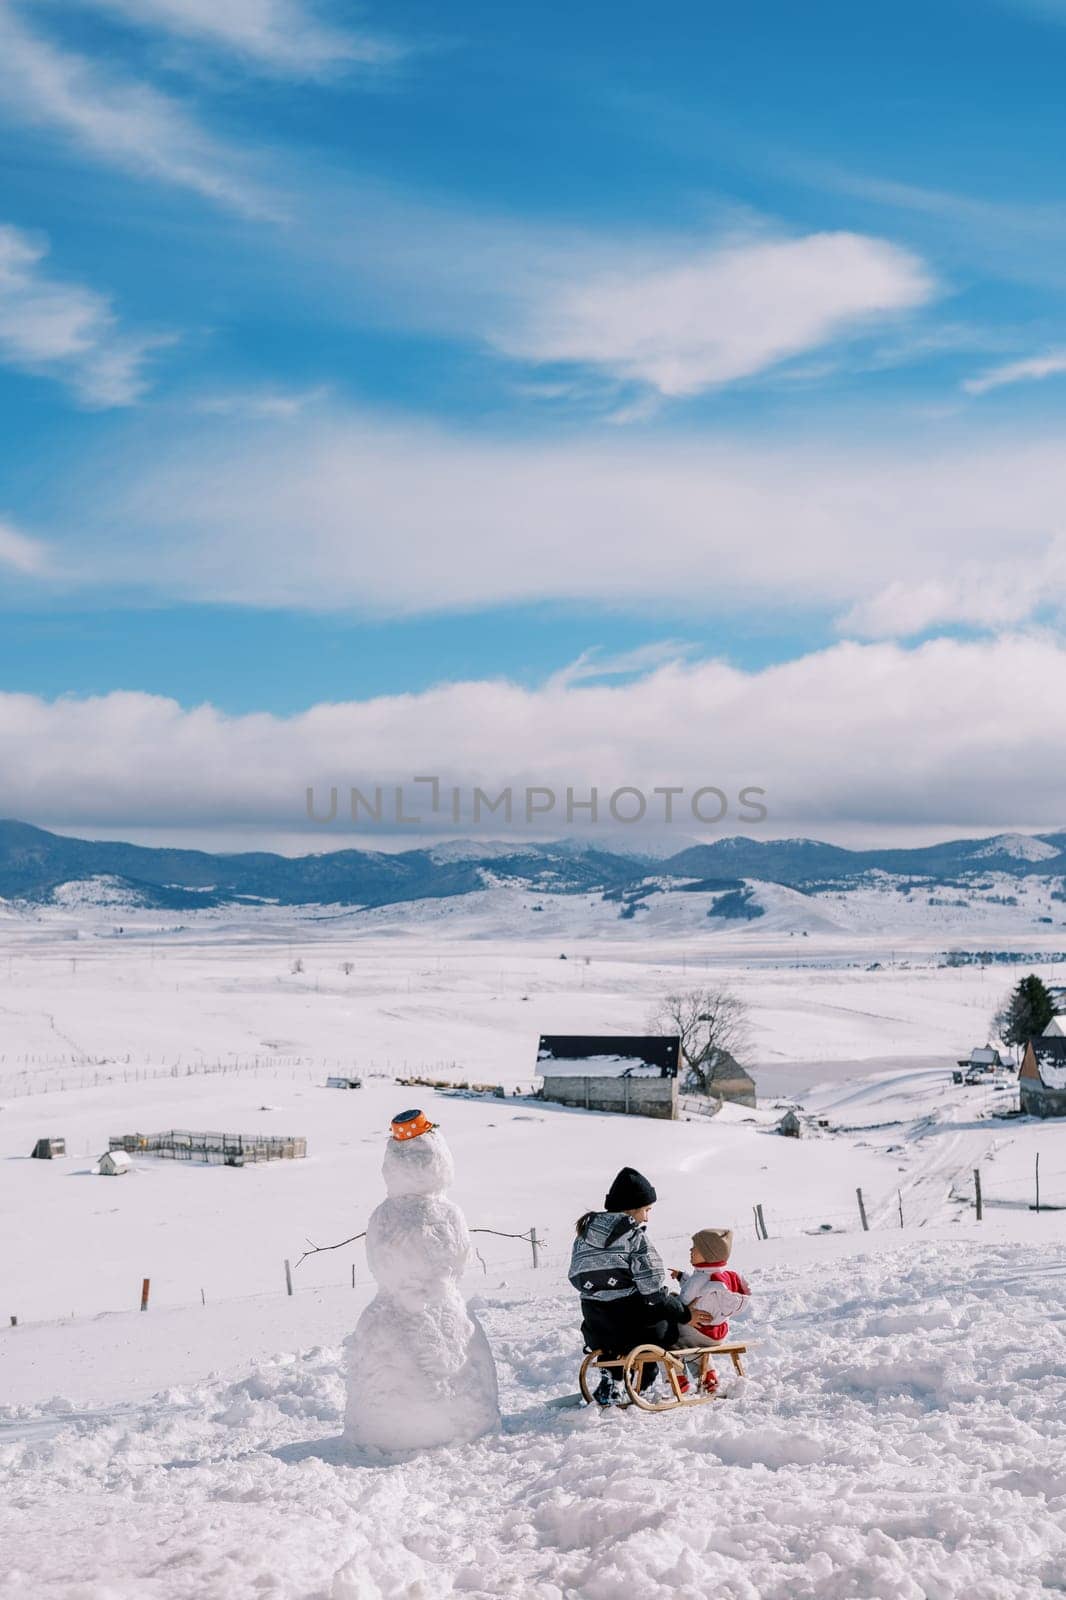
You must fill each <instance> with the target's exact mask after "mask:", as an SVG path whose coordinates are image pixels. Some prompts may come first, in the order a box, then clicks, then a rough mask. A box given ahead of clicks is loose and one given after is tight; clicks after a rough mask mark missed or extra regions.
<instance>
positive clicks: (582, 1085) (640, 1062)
mask: <svg viewBox="0 0 1066 1600" xmlns="http://www.w3.org/2000/svg"><path fill="white" fill-rule="evenodd" d="M680 1052H681V1040H680V1039H679V1038H677V1037H676V1036H671V1035H664V1034H591V1033H589V1034H544V1035H543V1036H542V1038H541V1040H540V1043H539V1045H538V1047H537V1071H538V1072H539V1073H540V1074H541V1076H542V1077H543V1079H544V1087H543V1089H542V1091H541V1093H542V1097H543V1099H545V1100H553V1101H555V1102H556V1103H557V1104H559V1105H564V1106H582V1107H584V1109H585V1110H586V1111H619V1112H622V1113H623V1114H628V1115H630V1116H638V1117H667V1118H671V1119H672V1118H676V1116H677V1064H678V1059H679V1057H680Z"/></svg>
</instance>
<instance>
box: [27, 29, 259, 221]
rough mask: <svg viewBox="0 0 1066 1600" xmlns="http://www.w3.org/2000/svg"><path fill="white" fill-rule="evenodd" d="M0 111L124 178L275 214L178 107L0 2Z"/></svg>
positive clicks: (239, 162) (241, 168) (241, 167)
mask: <svg viewBox="0 0 1066 1600" xmlns="http://www.w3.org/2000/svg"><path fill="white" fill-rule="evenodd" d="M0 105H2V106H3V109H4V111H5V112H6V114H7V115H9V116H14V117H16V118H17V119H18V120H20V121H22V122H25V123H27V124H29V125H30V126H31V127H43V128H51V129H53V130H55V131H56V132H57V133H59V134H60V135H62V136H63V137H64V138H66V139H68V140H69V141H70V142H71V143H72V144H73V145H74V146H75V148H76V149H77V150H79V151H80V152H82V153H85V154H87V155H90V156H92V157H94V158H96V159H98V160H102V161H105V162H107V163H109V164H111V165H113V166H116V167H119V168H121V169H122V170H123V171H125V172H130V173H133V174H134V175H136V176H139V177H148V178H156V179H160V180H162V181H163V182H166V183H170V184H175V185H177V186H179V187H180V188H184V189H190V190H192V191H193V192H194V193H196V194H199V195H202V196H204V197H205V198H206V199H209V200H212V201H214V202H216V203H217V204H219V205H222V206H225V207H227V208H229V209H232V210H235V211H238V212H241V213H243V214H244V215H247V216H252V217H259V218H277V217H278V216H279V215H280V210H279V206H278V203H277V201H276V199H274V198H272V197H270V196H269V195H268V193H267V191H266V190H265V188H262V187H260V186H259V185H258V183H257V182H255V181H254V180H253V179H252V178H251V177H250V176H249V175H248V174H247V172H246V170H245V168H246V162H245V161H244V159H243V158H242V157H241V156H240V155H239V154H238V152H236V151H234V150H233V149H231V148H229V147H228V146H226V145H224V144H223V143H221V142H220V141H219V140H216V139H214V138H212V136H211V135H210V134H209V133H207V132H206V131H205V130H204V129H203V128H201V127H200V125H199V124H198V123H197V121H196V120H195V118H194V117H193V116H192V114H191V113H190V112H189V111H188V110H187V109H186V108H185V107H184V106H182V105H181V104H180V103H179V102H178V101H176V100H174V99H172V98H170V97H169V96H168V95H165V94H162V93H161V92H160V91H159V90H157V89H154V88H152V87H151V86H149V85H148V84H144V83H139V82H135V81H133V80H130V79H126V78H123V77H121V76H120V75H118V74H117V73H116V72H113V71H109V70H108V69H106V68H103V67H100V66H98V65H96V64H95V63H93V62H90V61H89V60H87V59H86V58H85V57H84V56H79V55H76V54H74V53H72V52H70V51H66V50H61V49H59V48H58V47H57V46H55V45H53V44H51V43H50V42H49V41H47V40H46V39H44V38H43V37H42V36H41V35H39V34H37V33H35V32H34V31H33V30H32V29H30V28H28V27H27V26H26V25H25V23H24V22H23V21H22V20H21V19H20V18H19V17H18V15H17V14H16V12H15V10H14V8H13V6H12V5H11V4H10V0H0Z"/></svg>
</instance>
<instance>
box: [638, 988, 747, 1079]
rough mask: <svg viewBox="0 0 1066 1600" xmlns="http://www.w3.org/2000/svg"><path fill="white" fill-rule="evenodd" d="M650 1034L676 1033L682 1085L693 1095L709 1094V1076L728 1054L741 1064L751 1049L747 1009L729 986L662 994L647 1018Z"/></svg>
mask: <svg viewBox="0 0 1066 1600" xmlns="http://www.w3.org/2000/svg"><path fill="white" fill-rule="evenodd" d="M648 1026H649V1028H650V1029H651V1031H652V1032H653V1033H676V1034H678V1035H679V1036H680V1039H681V1062H682V1066H683V1068H684V1074H685V1076H684V1080H683V1087H684V1088H685V1089H687V1090H689V1091H690V1092H691V1093H693V1094H712V1093H713V1092H714V1091H713V1089H712V1087H711V1077H712V1075H713V1073H714V1070H715V1068H716V1067H717V1066H718V1065H719V1063H720V1062H721V1061H723V1060H725V1059H726V1057H729V1056H731V1057H732V1058H733V1060H734V1061H737V1062H740V1063H741V1064H743V1057H744V1056H746V1055H747V1054H748V1051H749V1050H750V1048H751V1045H750V1037H749V1033H748V1008H747V1006H746V1005H745V1004H744V1002H743V1000H741V999H740V998H739V997H738V996H737V995H735V994H733V993H732V992H731V991H730V990H729V989H686V990H684V991H681V992H678V993H676V994H668V995H664V996H663V998H662V1000H660V1002H659V1004H658V1006H657V1007H656V1008H655V1010H654V1011H653V1013H652V1015H651V1016H650V1017H649V1019H648Z"/></svg>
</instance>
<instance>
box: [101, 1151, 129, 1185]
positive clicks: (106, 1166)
mask: <svg viewBox="0 0 1066 1600" xmlns="http://www.w3.org/2000/svg"><path fill="white" fill-rule="evenodd" d="M96 1170H97V1172H98V1173H99V1174H100V1176H101V1177H103V1178H119V1177H121V1176H122V1174H123V1173H124V1172H132V1171H133V1162H132V1161H131V1160H130V1158H129V1156H128V1155H127V1154H126V1152H125V1150H105V1151H104V1153H103V1155H102V1156H101V1157H100V1159H99V1161H98V1162H97V1163H96Z"/></svg>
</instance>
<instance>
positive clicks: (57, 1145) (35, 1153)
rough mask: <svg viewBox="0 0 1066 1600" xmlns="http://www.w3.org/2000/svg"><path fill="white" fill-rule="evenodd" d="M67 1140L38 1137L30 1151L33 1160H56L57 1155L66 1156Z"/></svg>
mask: <svg viewBox="0 0 1066 1600" xmlns="http://www.w3.org/2000/svg"><path fill="white" fill-rule="evenodd" d="M66 1153H67V1141H66V1140H65V1139H55V1138H52V1139H38V1141H37V1143H36V1144H35V1145H34V1147H33V1149H32V1150H31V1151H30V1159H31V1160H32V1161H54V1160H55V1158H56V1156H65V1155H66Z"/></svg>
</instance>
